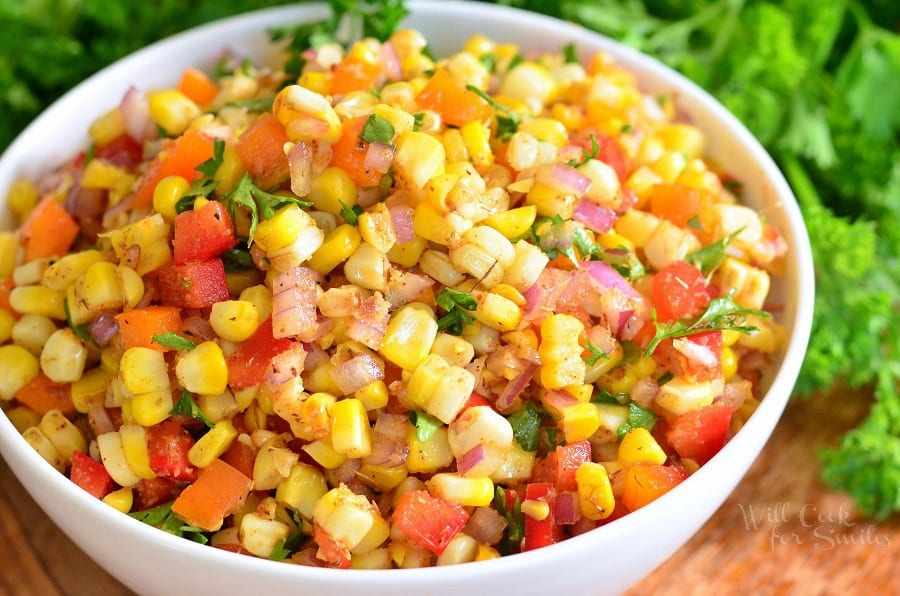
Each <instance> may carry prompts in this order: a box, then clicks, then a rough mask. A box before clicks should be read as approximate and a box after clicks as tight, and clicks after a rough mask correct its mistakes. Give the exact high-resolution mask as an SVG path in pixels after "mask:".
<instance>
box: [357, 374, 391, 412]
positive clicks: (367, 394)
mask: <svg viewBox="0 0 900 596" xmlns="http://www.w3.org/2000/svg"><path fill="white" fill-rule="evenodd" d="M354 397H356V399H358V400H359V401H360V402H361V403H362V404H363V406H364V407H365V408H366V410H377V409H378V408H383V407H385V406H386V405H387V403H388V397H389V396H388V389H387V385H385V384H384V381H373V382H371V383H369V384H368V385H366V386H365V387H363V388H362V389H358V390H357V391H356V393H355V394H354Z"/></svg>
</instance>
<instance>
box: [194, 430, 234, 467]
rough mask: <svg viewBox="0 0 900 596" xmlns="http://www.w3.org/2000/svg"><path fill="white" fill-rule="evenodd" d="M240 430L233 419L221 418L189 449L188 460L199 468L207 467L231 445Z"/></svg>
mask: <svg viewBox="0 0 900 596" xmlns="http://www.w3.org/2000/svg"><path fill="white" fill-rule="evenodd" d="M237 435H238V431H237V430H235V428H234V425H233V424H232V423H231V420H220V421H219V422H217V423H216V424H215V426H213V427H212V429H210V430H209V432H207V433H206V434H205V435H203V436H202V437H200V438H199V439H197V442H196V443H194V445H193V446H192V447H191V449H190V450H189V451H188V460H189V461H190V462H191V463H192V464H194V465H195V466H197V467H198V468H206V467H209V465H210V464H211V463H212V462H213V461H214V460H215V459H216V458H218V457H219V456H221V455H222V454H223V453H225V452H226V451H227V450H228V448H229V447H231V444H232V442H234V439H235V438H237Z"/></svg>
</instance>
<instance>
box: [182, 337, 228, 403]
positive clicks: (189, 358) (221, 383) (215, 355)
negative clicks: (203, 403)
mask: <svg viewBox="0 0 900 596" xmlns="http://www.w3.org/2000/svg"><path fill="white" fill-rule="evenodd" d="M175 375H176V376H177V377H178V381H179V382H180V383H181V386H182V387H184V388H185V389H187V390H188V391H190V392H191V393H199V394H201V395H218V394H219V393H225V389H226V388H227V386H228V365H227V364H225V355H224V354H223V353H222V348H220V347H219V346H218V344H216V343H215V342H212V341H205V342H203V343H202V344H200V345H198V346H197V347H196V348H194V349H193V350H191V351H190V352H185V353H183V354H181V356H180V357H179V359H178V363H177V364H176V365H175Z"/></svg>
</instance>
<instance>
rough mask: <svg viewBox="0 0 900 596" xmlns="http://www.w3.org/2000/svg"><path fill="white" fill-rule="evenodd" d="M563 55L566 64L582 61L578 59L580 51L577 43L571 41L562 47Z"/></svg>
mask: <svg viewBox="0 0 900 596" xmlns="http://www.w3.org/2000/svg"><path fill="white" fill-rule="evenodd" d="M562 55H563V59H564V60H565V61H566V64H579V63H580V62H579V60H578V52H577V51H576V49H575V44H574V43H573V42H571V41H570V42H569V43H567V44H566V45H564V46H563V47H562Z"/></svg>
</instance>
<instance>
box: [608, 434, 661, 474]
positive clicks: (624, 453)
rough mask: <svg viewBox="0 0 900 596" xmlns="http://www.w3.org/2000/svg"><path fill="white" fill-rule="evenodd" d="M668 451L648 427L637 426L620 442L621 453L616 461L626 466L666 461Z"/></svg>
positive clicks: (658, 463)
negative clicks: (661, 445)
mask: <svg viewBox="0 0 900 596" xmlns="http://www.w3.org/2000/svg"><path fill="white" fill-rule="evenodd" d="M667 457H668V456H667V455H666V452H665V451H663V449H662V447H660V446H659V443H657V442H656V439H654V438H653V435H651V434H650V431H649V430H647V429H646V428H635V429H633V430H630V431H628V432H627V433H626V434H625V436H624V437H623V438H622V442H621V443H620V444H619V455H618V457H617V458H616V461H618V462H619V465H620V466H622V467H623V468H624V467H627V466H630V465H632V464H656V465H660V466H661V465H662V464H664V463H666V458H667Z"/></svg>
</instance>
